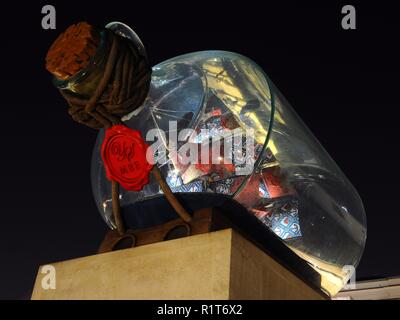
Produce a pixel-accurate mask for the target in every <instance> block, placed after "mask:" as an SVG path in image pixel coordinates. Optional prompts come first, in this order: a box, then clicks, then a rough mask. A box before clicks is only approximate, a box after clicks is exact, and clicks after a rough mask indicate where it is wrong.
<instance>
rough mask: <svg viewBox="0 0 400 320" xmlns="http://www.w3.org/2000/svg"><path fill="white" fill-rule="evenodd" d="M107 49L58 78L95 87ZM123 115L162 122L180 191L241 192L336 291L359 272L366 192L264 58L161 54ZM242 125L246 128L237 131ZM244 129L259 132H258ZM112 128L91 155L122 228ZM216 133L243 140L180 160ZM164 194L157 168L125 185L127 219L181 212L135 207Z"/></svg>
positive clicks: (166, 164) (101, 201)
mask: <svg viewBox="0 0 400 320" xmlns="http://www.w3.org/2000/svg"><path fill="white" fill-rule="evenodd" d="M107 27H108V28H110V29H112V30H114V32H117V33H119V34H120V35H123V36H125V37H127V38H129V39H131V40H132V42H133V43H134V44H135V45H136V46H137V47H138V48H140V50H142V52H144V48H143V45H142V43H141V42H140V40H139V38H138V37H137V35H136V34H135V33H134V32H133V31H132V30H131V29H130V28H129V27H128V26H126V25H124V24H121V23H111V24H109V25H108V26H107ZM104 50H105V45H104V44H101V45H100V47H99V49H98V51H99V52H98V54H97V55H96V57H95V58H94V59H93V62H92V63H91V64H89V66H88V67H87V68H86V69H85V70H83V71H82V72H81V74H80V75H77V76H74V77H73V78H71V79H68V80H67V81H64V82H62V83H56V85H57V86H58V87H59V88H61V89H63V90H64V89H65V90H72V91H73V90H76V88H78V91H79V92H80V93H83V94H84V92H85V91H86V89H85V86H87V85H88V83H90V86H95V85H96V81H97V80H96V79H97V78H98V77H99V74H101V71H102V67H103V58H104ZM88 79H90V81H88ZM89 91H90V89H89ZM122 120H123V122H124V124H125V125H127V126H128V127H130V128H133V129H135V130H139V131H141V133H142V135H143V137H147V140H148V139H149V138H154V137H153V136H152V135H149V132H153V133H154V132H155V131H154V129H155V130H156V132H162V133H163V134H162V135H160V136H159V138H160V139H161V140H160V141H161V142H162V143H161V144H158V145H157V147H159V150H157V152H158V153H157V155H158V159H159V162H158V163H157V165H158V167H159V169H160V171H161V172H162V174H163V175H164V178H165V179H166V181H167V183H168V184H169V186H170V187H171V189H172V190H173V191H174V192H176V193H180V194H181V196H182V197H184V196H185V194H190V193H200V194H203V195H204V197H207V195H210V194H213V195H215V194H219V195H221V196H229V197H232V198H233V199H234V200H236V201H237V202H239V203H240V204H242V205H243V206H244V207H245V208H246V209H247V211H248V214H249V215H255V216H256V217H257V218H258V219H259V220H260V221H261V222H262V223H263V224H264V226H265V230H266V232H269V231H268V230H270V231H272V232H274V233H275V234H276V236H277V237H279V238H280V239H281V240H282V241H283V242H284V243H285V244H286V245H287V246H288V247H289V248H290V249H291V250H293V251H294V252H295V253H296V254H297V255H299V256H300V257H301V258H303V259H305V260H306V261H307V262H308V263H309V265H310V266H312V267H313V268H314V269H315V270H316V271H317V272H318V273H319V274H320V275H321V284H320V287H321V289H322V290H323V291H325V292H326V293H328V294H329V295H331V296H333V295H335V294H336V293H337V292H338V291H339V290H340V289H341V288H342V287H343V286H344V284H345V283H346V282H347V280H348V279H349V278H350V276H351V274H352V271H353V270H354V268H352V267H355V266H357V264H358V262H359V260H360V257H361V255H362V252H363V249H364V245H365V241H366V217H365V212H364V208H363V204H362V201H361V199H360V197H359V195H358V194H357V192H356V190H355V189H354V187H353V186H352V185H351V183H350V182H349V181H348V179H347V178H346V177H345V176H344V174H343V173H342V172H341V170H340V169H339V168H338V166H337V165H336V164H335V162H334V161H333V160H332V158H331V157H330V156H329V155H328V153H327V152H326V151H325V150H324V148H323V147H322V146H321V144H320V143H319V142H318V141H317V139H316V138H315V137H314V136H313V135H312V133H311V132H310V130H309V129H308V128H307V127H306V126H305V124H304V123H303V122H302V121H301V119H300V118H299V116H298V115H297V114H296V113H295V111H294V110H293V108H292V107H291V106H290V104H289V103H288V102H287V101H286V100H285V98H284V97H283V95H282V94H281V93H280V92H279V90H278V89H277V88H276V87H275V86H274V84H273V83H272V82H271V81H270V79H269V78H268V77H267V75H266V74H265V73H264V72H263V71H262V69H261V68H260V67H259V66H258V65H257V64H256V63H254V62H253V61H251V60H250V59H248V58H246V57H244V56H242V55H240V54H236V53H232V52H225V51H202V52H194V53H190V54H185V55H182V56H178V57H175V58H172V59H169V60H167V61H164V62H162V63H159V64H158V65H156V66H154V67H153V73H152V78H151V84H150V90H149V93H148V96H147V98H146V100H145V101H144V103H143V104H142V106H140V107H139V108H138V109H136V110H135V111H133V112H132V113H130V114H129V115H126V116H125V117H123V119H122ZM171 123H173V126H172V127H171ZM185 129H192V130H191V131H190V130H189V131H188V130H186V131H184V130H185ZM238 129H241V135H236V133H235V132H237V130H238ZM152 130H153V131H152ZM202 130H203V131H202ZM182 132H183V133H182ZM243 132H252V135H251V139H250V136H249V135H244V134H243ZM180 134H181V135H180ZM175 135H176V136H177V137H178V138H179V137H180V139H178V141H177V142H176V150H175V149H174V148H171V146H170V145H169V142H170V139H171V136H175ZM103 136H104V132H103V131H102V130H100V131H99V135H98V138H97V142H96V145H95V148H94V152H93V158H92V172H91V179H92V188H93V193H94V198H95V201H96V204H97V206H98V209H99V211H100V214H101V215H102V217H103V218H104V220H105V222H106V223H107V224H108V225H109V227H110V228H115V224H114V221H113V216H112V207H111V184H110V183H109V181H108V180H107V178H106V177H105V172H104V168H103V163H102V161H101V157H100V147H101V143H102V139H103ZM227 137H228V138H227ZM235 137H238V138H237V139H236V138H235ZM213 139H216V140H220V141H222V142H221V143H220V145H219V147H218V146H217V147H218V148H219V151H221V144H222V145H223V147H222V149H223V150H224V152H225V149H228V148H227V147H226V146H227V145H229V144H230V145H234V146H236V145H239V147H238V148H236V149H235V148H233V151H232V152H227V153H224V152H223V153H220V154H219V157H221V158H224V159H222V160H224V161H221V163H219V162H218V161H217V162H215V161H214V162H215V163H214V164H211V165H202V164H198V163H196V164H193V163H192V164H184V163H182V161H180V159H181V156H184V154H183V153H185V150H186V151H187V146H188V145H189V146H193V145H195V146H196V147H199V148H200V146H203V147H204V146H206V148H207V145H210V147H209V148H214V146H213V145H212V143H211V142H212V141H213ZM224 139H225V140H224ZM150 140H151V139H150ZM171 141H173V139H171ZM250 142H251V143H250ZM148 143H149V144H152V143H153V141H148ZM246 143H247V145H246ZM250 144H251V147H249V148H248V146H249V145H250ZM174 150H175V151H174ZM182 150H183V151H182ZM191 150H193V149H191ZM213 150H214V149H213ZM200 153H201V152H200ZM211 153H213V152H211ZM221 154H222V156H221ZM228 158H229V159H228ZM227 159H228V160H229V161H225V160H227ZM226 162H230V163H228V164H226ZM248 164H251V166H250V169H249V168H248ZM162 196H163V194H162V191H161V190H160V187H159V185H158V183H157V182H156V181H155V180H154V178H153V177H150V183H149V184H148V185H146V186H145V187H144V188H143V190H142V191H140V192H132V191H126V190H123V189H122V188H121V190H120V202H121V210H122V213H123V215H124V216H125V217H130V219H129V221H130V223H131V225H129V226H128V227H129V228H132V229H138V228H144V227H148V226H151V225H155V224H159V223H163V222H166V221H168V220H170V219H174V218H176V216H173V215H172V216H171V215H170V214H167V213H165V212H162V211H158V212H156V213H152V214H150V213H147V212H138V211H137V210H135V206H134V204H135V203H139V202H142V201H147V200H150V199H155V198H157V197H162ZM209 204H210V203H209V202H207V201H205V202H204V205H207V206H208V205H209ZM349 266H350V267H349ZM349 270H350V272H349Z"/></svg>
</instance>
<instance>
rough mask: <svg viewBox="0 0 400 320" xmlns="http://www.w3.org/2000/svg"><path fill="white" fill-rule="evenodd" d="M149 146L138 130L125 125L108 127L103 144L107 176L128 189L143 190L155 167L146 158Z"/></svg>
mask: <svg viewBox="0 0 400 320" xmlns="http://www.w3.org/2000/svg"><path fill="white" fill-rule="evenodd" d="M148 147H149V146H148V145H147V144H146V143H145V141H144V140H143V138H142V136H141V134H140V132H139V131H137V130H132V129H130V128H128V127H126V126H123V125H116V126H112V127H111V128H109V129H107V130H106V134H105V137H104V141H103V144H102V146H101V157H102V159H103V163H104V167H105V170H106V176H107V178H108V179H110V180H113V181H116V182H118V183H119V184H120V185H121V186H122V187H123V188H124V189H126V190H133V191H140V190H142V188H143V186H145V185H146V184H148V183H149V173H150V170H151V168H152V167H153V165H152V164H150V163H149V162H148V161H147V159H146V152H147V148H148Z"/></svg>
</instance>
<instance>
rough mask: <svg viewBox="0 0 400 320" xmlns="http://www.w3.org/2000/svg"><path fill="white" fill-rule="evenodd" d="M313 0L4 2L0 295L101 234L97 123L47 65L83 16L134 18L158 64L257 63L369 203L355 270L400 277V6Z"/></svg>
mask: <svg viewBox="0 0 400 320" xmlns="http://www.w3.org/2000/svg"><path fill="white" fill-rule="evenodd" d="M159 2H160V3H159ZM277 2H279V5H278V4H276V3H277ZM319 2H320V4H316V3H318V2H316V3H314V4H313V3H310V2H307V1H298V2H294V1H293V2H289V1H267V0H264V1H259V2H251V1H236V2H233V1H230V2H226V3H225V4H224V3H223V2H219V1H212V2H207V1H184V2H182V4H180V5H179V4H178V3H175V4H174V3H172V2H169V1H162V2H161V1H144V2H143V3H144V4H141V5H138V3H139V1H133V0H130V1H127V0H124V1H107V2H101V1H93V2H90V1H72V0H70V1H46V2H34V1H29V4H28V2H27V3H21V2H17V1H11V2H10V1H7V2H5V3H3V4H2V9H3V10H2V24H1V27H2V33H1V49H0V52H1V60H0V61H1V62H2V63H1V69H0V70H1V72H0V75H1V77H2V79H1V94H2V98H1V100H0V101H1V102H0V104H1V106H0V107H1V110H2V112H3V114H2V117H1V119H2V120H3V121H2V125H1V126H0V132H1V147H2V152H1V167H0V168H1V169H2V174H1V177H2V184H1V186H0V187H1V197H0V199H1V201H0V213H1V217H0V226H1V229H0V298H13V299H14V298H15V299H28V298H30V295H31V291H32V288H33V284H34V279H35V275H36V272H37V268H38V266H39V265H41V264H46V263H50V262H55V261H60V260H65V259H70V258H75V257H81V256H85V255H90V254H94V253H95V251H96V249H97V247H98V245H99V243H100V241H101V240H102V238H103V236H104V234H105V232H106V230H107V228H106V225H105V224H104V222H103V221H102V218H101V217H100V215H99V214H98V212H97V209H96V207H95V204H94V200H93V198H92V192H91V186H90V158H91V152H92V147H93V145H94V141H95V138H96V132H95V131H94V130H92V129H89V128H86V127H83V126H80V125H77V124H76V123H74V122H73V121H71V120H70V118H69V116H68V115H67V112H66V104H65V102H64V101H63V100H62V99H61V97H60V96H59V94H58V92H57V91H56V89H55V88H54V87H53V86H52V84H51V81H50V76H49V75H48V74H47V73H46V71H45V69H44V56H45V54H46V51H47V49H48V47H49V45H50V44H51V43H52V41H53V40H54V39H55V37H56V36H57V35H58V34H59V33H60V32H61V31H62V30H64V29H65V28H66V27H67V26H68V25H70V24H71V23H74V22H77V21H81V20H86V21H89V22H90V23H93V24H96V25H99V26H101V25H105V24H106V23H107V22H109V21H113V20H119V21H123V22H125V23H127V24H129V25H130V26H132V28H133V29H134V30H135V31H136V32H137V33H138V34H139V36H140V37H141V38H142V40H143V42H144V43H145V46H146V48H147V52H148V54H149V57H150V60H151V63H152V64H153V65H154V64H156V63H158V62H161V61H163V60H165V59H167V58H170V57H173V56H176V55H180V54H183V53H187V52H192V51H197V50H207V49H221V50H229V51H235V52H239V53H241V54H243V55H246V56H248V57H250V58H251V59H253V60H254V61H256V62H257V63H258V64H259V65H260V66H261V67H262V68H263V69H264V70H265V71H266V73H267V74H268V75H269V77H270V78H271V79H272V81H273V82H274V83H275V84H276V85H277V87H278V88H279V89H280V90H281V91H282V92H283V94H284V95H285V96H286V98H287V99H288V100H289V101H290V102H291V103H292V105H293V106H294V108H295V109H296V111H297V113H298V114H299V115H300V116H301V118H302V119H303V120H304V122H305V123H306V124H307V125H308V126H309V128H310V129H311V131H312V132H313V133H314V134H315V136H316V137H317V138H318V139H319V140H320V142H321V143H322V144H323V145H324V147H325V148H326V149H327V151H328V152H329V153H330V154H331V156H332V157H333V158H334V160H335V161H336V162H337V164H338V165H339V167H341V169H342V170H343V172H344V173H345V174H346V175H347V176H348V178H349V179H350V181H352V183H353V184H354V186H355V187H356V189H357V190H358V191H359V193H360V195H361V198H362V199H363V202H364V205H365V209H366V212H367V218H368V239H367V245H366V249H365V253H364V256H363V258H362V260H361V263H360V265H359V267H358V269H357V278H358V279H365V278H372V277H383V276H395V275H399V274H400V257H399V255H398V254H397V252H398V248H397V247H398V241H399V240H398V234H399V232H398V230H399V225H400V212H399V209H398V208H399V205H398V203H397V201H399V194H398V193H397V192H398V191H399V187H398V183H399V182H398V179H399V169H398V167H397V166H398V164H399V160H398V156H397V148H398V147H399V143H398V128H399V126H400V125H399V124H400V121H399V118H398V117H397V116H396V112H395V110H396V109H398V108H399V99H398V92H399V76H400V74H399V57H400V54H399V49H398V38H399V37H398V35H399V31H400V29H399V24H400V20H399V19H398V17H397V12H398V11H396V10H395V8H394V7H393V6H392V5H390V4H385V2H383V1H379V2H377V1H374V2H372V4H371V5H367V4H366V3H365V1H363V4H357V3H355V2H354V1H347V2H341V1H329V3H330V5H327V4H321V2H322V1H319ZM324 2H327V1H324ZM103 3H104V4H103ZM106 3H107V4H106ZM257 3H259V4H257ZM44 4H53V5H54V6H55V7H56V10H57V30H55V31H54V30H47V31H46V30H43V29H42V28H41V17H42V15H41V8H42V6H43V5H44ZM344 4H354V5H355V7H356V9H357V30H351V31H345V30H343V29H342V28H341V24H340V21H341V8H342V6H343V5H344Z"/></svg>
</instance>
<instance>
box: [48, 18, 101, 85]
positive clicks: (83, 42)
mask: <svg viewBox="0 0 400 320" xmlns="http://www.w3.org/2000/svg"><path fill="white" fill-rule="evenodd" d="M99 42H100V36H99V32H98V31H97V30H96V29H95V28H94V27H93V26H91V25H90V24H88V23H87V22H79V23H77V24H73V25H71V26H69V27H68V28H67V29H66V30H65V31H64V32H63V33H61V34H60V35H59V36H58V38H57V39H56V40H55V41H54V42H53V44H52V45H51V47H50V49H49V51H48V52H47V56H46V69H47V70H48V71H49V72H51V73H52V74H53V75H54V76H56V77H57V78H58V79H61V80H66V79H68V78H69V77H71V76H73V75H74V74H76V73H77V72H79V71H80V70H82V69H84V68H85V67H86V66H87V65H88V64H89V61H90V59H91V58H92V57H93V56H94V55H95V53H96V50H97V47H98V45H99Z"/></svg>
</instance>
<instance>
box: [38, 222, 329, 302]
mask: <svg viewBox="0 0 400 320" xmlns="http://www.w3.org/2000/svg"><path fill="white" fill-rule="evenodd" d="M52 265H53V266H54V270H55V280H56V281H55V286H56V288H55V289H52V288H49V286H44V287H45V288H43V282H44V281H42V280H43V277H45V276H46V274H43V273H42V272H41V271H42V268H40V269H39V272H38V276H37V279H36V283H35V287H34V290H33V294H32V299H324V297H323V296H322V295H321V294H320V293H319V292H317V291H315V290H314V289H313V288H311V287H310V286H308V285H307V284H306V283H304V282H303V281H302V280H301V279H299V278H298V277H297V276H295V275H294V274H293V273H291V272H290V271H288V270H287V269H285V268H283V267H282V266H281V265H280V264H279V263H277V262H276V261H275V260H273V259H272V258H271V257H269V256H268V255H266V254H265V253H264V252H263V251H261V250H260V249H258V248H257V247H256V246H254V245H253V244H252V243H250V242H249V241H247V240H246V239H244V238H243V237H242V236H240V235H239V234H238V233H236V232H235V231H233V230H232V229H225V230H221V231H217V232H211V233H206V234H200V235H195V236H191V237H185V238H180V239H175V240H170V241H165V242H158V243H154V244H150V245H145V246H140V247H137V248H131V249H125V250H119V251H115V252H110V253H104V254H97V255H93V256H89V257H84V258H79V259H74V260H69V261H64V262H59V263H54V264H52Z"/></svg>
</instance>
